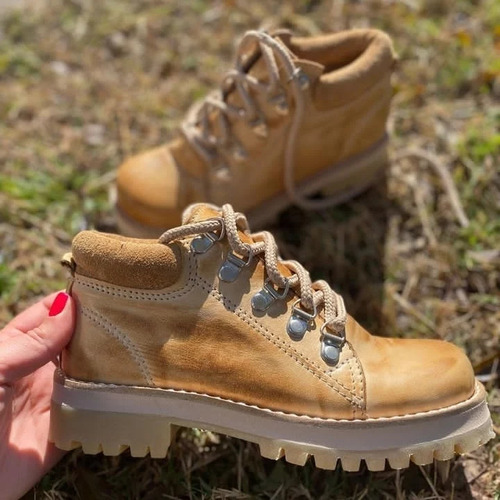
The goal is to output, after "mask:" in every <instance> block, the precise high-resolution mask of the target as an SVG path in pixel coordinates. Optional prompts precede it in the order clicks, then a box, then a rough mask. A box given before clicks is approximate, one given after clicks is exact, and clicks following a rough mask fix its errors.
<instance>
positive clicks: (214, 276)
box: [62, 205, 475, 419]
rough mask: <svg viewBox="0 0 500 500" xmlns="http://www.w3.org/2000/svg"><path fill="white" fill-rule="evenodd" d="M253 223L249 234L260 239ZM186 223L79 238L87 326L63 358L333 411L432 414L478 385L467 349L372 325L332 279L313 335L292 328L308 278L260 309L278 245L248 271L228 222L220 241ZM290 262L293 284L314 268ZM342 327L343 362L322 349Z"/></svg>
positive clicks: (82, 371) (77, 278)
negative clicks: (174, 233) (169, 231)
mask: <svg viewBox="0 0 500 500" xmlns="http://www.w3.org/2000/svg"><path fill="white" fill-rule="evenodd" d="M228 210H229V209H228V208H226V207H225V208H224V211H222V212H221V211H220V210H218V209H216V208H214V207H212V206H208V205H195V206H194V207H191V208H190V209H188V210H187V212H186V215H185V222H186V224H187V225H191V226H192V224H197V223H205V222H206V221H208V223H209V224H212V225H213V224H223V223H226V224H230V217H231V214H233V212H232V211H231V210H229V211H228ZM238 220H240V219H238ZM224 221H225V222H224ZM228 221H229V222H228ZM242 224H243V223H240V222H238V226H237V228H238V231H237V235H238V239H239V240H240V241H241V242H242V243H243V245H245V244H250V243H252V242H255V241H258V240H259V238H260V236H259V235H258V234H257V235H252V234H251V233H250V232H249V231H248V230H247V229H246V227H245V225H244V224H243V225H242ZM227 227H229V225H227ZM178 234H179V236H178V237H176V238H174V239H173V240H172V241H168V242H167V241H166V240H162V241H163V242H162V241H157V240H136V239H131V238H125V237H120V236H116V235H107V234H103V233H98V232H88V231H87V232H82V233H80V234H79V235H77V236H76V238H75V240H74V242H73V250H72V259H71V267H72V279H71V293H72V295H73V297H74V298H75V301H76V304H77V311H78V314H77V326H76V331H75V335H74V337H73V339H72V341H71V343H70V345H69V346H68V348H67V349H66V350H65V351H64V353H63V357H62V364H63V369H64V370H65V372H66V374H67V375H68V376H70V377H73V378H76V379H79V380H85V381H93V382H99V383H108V384H125V385H134V386H151V387H161V388H169V389H174V390H179V391H188V392H194V393H199V394H208V395H211V396H216V397H220V398H222V399H225V400H231V401H236V402H239V403H241V404H246V405H253V406H257V407H259V408H265V409H269V410H272V411H279V412H283V413H285V414H286V413H290V414H295V415H304V416H313V417H322V418H333V419H365V418H379V417H391V416H396V415H407V414H414V413H419V412H426V411H429V410H434V409H438V408H444V407H448V406H450V405H453V404H455V403H459V402H461V401H464V400H466V399H468V398H469V397H470V396H471V395H472V393H473V391H474V383H475V381H474V375H473V371H472V368H471V365H470V363H469V361H468V359H467V358H466V356H465V355H464V354H463V353H462V351H460V350H459V349H458V348H457V347H455V346H453V345H452V344H449V343H446V342H442V341H437V340H402V339H390V338H383V337H376V336H372V335H370V334H369V333H368V332H367V331H366V330H365V329H363V328H362V327H361V326H360V325H359V324H358V323H357V322H356V321H355V320H354V319H353V318H352V317H350V316H349V315H348V314H345V313H344V311H343V309H342V302H341V298H339V297H338V296H336V295H335V292H333V291H331V290H330V291H328V290H327V289H326V288H325V284H321V285H318V283H319V282H315V284H312V289H313V292H314V293H315V295H314V296H315V304H316V306H317V307H315V308H316V311H315V312H316V314H315V315H313V316H314V317H312V318H311V319H310V320H307V322H306V323H307V328H306V331H305V333H304V334H303V336H300V335H299V336H298V337H297V336H294V335H291V334H290V320H291V317H292V316H294V314H295V315H297V314H298V315H299V317H303V316H301V312H300V311H299V312H298V313H297V309H300V310H301V311H303V312H309V313H311V311H308V310H307V308H305V307H303V306H302V304H301V286H299V285H300V284H299V285H298V286H293V287H290V288H289V289H288V291H287V292H286V293H282V295H283V297H282V298H281V299H276V300H274V301H272V302H271V303H270V306H269V308H268V309H267V310H264V311H263V310H260V309H259V308H256V307H255V306H256V302H255V296H256V295H259V294H260V293H261V292H262V290H263V289H264V288H265V286H266V283H268V281H269V277H270V276H271V275H272V273H273V272H274V271H273V270H272V269H271V267H272V262H271V261H272V258H273V257H272V255H271V256H270V255H269V254H271V253H272V252H271V250H272V249H273V247H272V244H271V243H269V245H268V248H267V249H266V252H265V253H260V254H259V255H255V256H254V257H253V258H251V259H250V260H248V258H245V256H243V255H240V256H239V257H240V260H239V261H236V262H237V265H236V268H237V269H236V272H235V266H234V265H233V267H231V265H229V268H230V269H229V271H231V272H227V271H228V269H227V267H226V270H225V271H224V272H222V274H221V267H224V266H228V264H227V263H228V262H230V263H231V258H232V257H230V256H233V257H234V255H235V249H234V248H233V244H232V243H231V241H230V240H229V237H230V234H220V233H219V234H218V237H220V240H217V238H216V237H214V234H215V233H213V234H212V238H211V239H210V238H209V239H208V240H207V238H206V234H208V233H206V234H199V235H195V234H189V235H188V234H183V233H182V230H181V231H180V232H179V231H178ZM231 234H232V233H231ZM255 238H257V240H256V239H255ZM195 240H197V241H196V242H195ZM269 241H271V242H272V240H269ZM193 242H194V243H193ZM200 245H201V246H200ZM200 248H202V249H203V250H204V251H200ZM276 255H277V251H276ZM247 257H248V256H247ZM270 259H271V260H270ZM246 262H249V263H248V265H244V264H245V263H246ZM270 263H271V264H270ZM276 269H278V272H279V273H280V275H281V276H282V277H285V278H287V279H288V280H289V281H290V282H293V277H294V274H300V273H302V271H303V270H301V269H300V268H299V267H298V265H297V264H294V263H293V262H292V263H290V262H288V261H287V262H284V261H281V260H280V259H279V258H278V260H277V263H276ZM304 272H305V271H304ZM224 273H226V274H224ZM231 273H233V274H231ZM221 276H223V277H224V278H225V279H222V278H221ZM228 277H229V278H231V279H227V278H228ZM233 278H234V280H233ZM302 279H303V280H304V281H306V282H307V280H308V278H307V277H305V276H303V277H302V278H301V280H302ZM306 288H307V287H306ZM274 289H275V290H278V291H279V292H280V293H281V292H283V290H281V291H280V290H279V289H278V288H276V287H275V288H274ZM322 294H323V295H322ZM332 294H333V295H332ZM316 299H317V300H316ZM332 307H333V309H332ZM299 323H300V322H299ZM326 323H328V324H326ZM325 324H326V328H325ZM331 325H334V328H332V330H330V326H331ZM329 332H331V333H332V338H337V337H339V336H340V338H341V339H342V342H341V343H339V344H335V345H337V346H338V345H340V348H339V350H338V352H339V357H338V359H337V360H334V362H332V360H331V358H328V357H327V358H326V361H325V356H324V353H323V351H322V349H323V347H324V343H325V339H326V340H328V338H329V337H328V334H329Z"/></svg>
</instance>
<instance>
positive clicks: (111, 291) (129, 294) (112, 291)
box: [75, 254, 196, 302]
mask: <svg viewBox="0 0 500 500" xmlns="http://www.w3.org/2000/svg"><path fill="white" fill-rule="evenodd" d="M188 255H189V254H188ZM193 260H194V259H193V258H192V257H191V256H189V258H188V261H189V264H188V266H189V267H188V276H187V280H186V284H185V285H184V286H183V287H182V288H181V289H180V290H176V291H175V292H144V291H141V290H127V291H124V290H123V289H122V288H120V287H115V286H113V285H99V284H97V283H89V282H87V281H84V280H83V279H82V278H79V277H76V278H75V282H76V283H77V284H79V285H81V286H84V287H86V288H90V289H92V290H95V291H97V292H101V293H105V294H106V295H112V296H113V297H122V298H126V299H133V300H147V301H152V302H168V301H170V300H175V299H178V298H180V297H182V296H184V295H187V294H188V293H189V292H190V291H191V290H192V289H193V287H194V285H195V283H196V279H195V276H196V273H195V266H194V263H193Z"/></svg>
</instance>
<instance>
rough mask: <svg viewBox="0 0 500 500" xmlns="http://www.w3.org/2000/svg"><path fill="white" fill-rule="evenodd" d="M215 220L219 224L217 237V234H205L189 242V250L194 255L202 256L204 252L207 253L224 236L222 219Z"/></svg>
mask: <svg viewBox="0 0 500 500" xmlns="http://www.w3.org/2000/svg"><path fill="white" fill-rule="evenodd" d="M216 220H218V221H220V224H221V231H220V233H219V234H218V235H217V233H205V234H202V235H200V236H198V237H197V238H194V239H193V240H192V241H191V250H192V251H193V252H194V253H196V254H203V253H205V252H208V250H210V248H212V247H213V246H214V244H215V243H217V242H218V241H220V240H221V239H222V238H224V236H225V234H226V229H225V227H224V222H223V220H222V217H217V218H216Z"/></svg>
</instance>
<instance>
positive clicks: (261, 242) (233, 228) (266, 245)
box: [159, 204, 347, 344]
mask: <svg viewBox="0 0 500 500" xmlns="http://www.w3.org/2000/svg"><path fill="white" fill-rule="evenodd" d="M239 228H241V230H243V231H244V232H248V222H247V219H246V217H245V216H244V215H243V214H240V213H236V212H235V211H234V209H233V207H232V206H231V205H229V204H226V205H224V206H223V207H222V211H221V216H220V217H217V218H213V219H207V220H204V221H200V222H193V223H190V224H185V225H183V226H179V227H176V228H173V229H169V230H168V231H166V232H165V233H163V234H162V235H161V236H160V238H159V241H160V243H163V244H168V243H170V242H172V241H174V240H179V239H183V238H187V237H190V236H195V235H200V234H214V233H215V234H217V235H218V238H219V239H221V238H223V237H226V238H227V240H228V242H229V245H230V247H231V249H232V251H233V252H234V253H236V254H239V255H242V256H244V257H246V258H247V262H249V261H250V260H251V259H252V258H253V257H257V256H262V258H263V261H264V266H265V270H266V273H267V276H268V279H269V280H270V281H271V283H272V284H274V285H275V286H276V287H277V288H279V289H285V290H288V289H289V288H290V289H293V290H294V291H296V293H297V295H298V296H299V297H300V305H301V306H302V307H303V308H304V309H305V310H308V311H316V309H317V308H318V307H319V306H321V305H324V324H323V326H322V327H321V332H322V334H323V335H324V336H325V337H329V338H330V339H334V340H336V341H337V344H342V343H343V341H344V339H345V332H344V328H345V323H346V319H347V313H346V309H345V305H344V300H343V299H342V297H341V296H340V295H339V294H337V293H335V292H334V291H333V290H332V289H331V288H330V286H329V285H328V283H327V282H326V281H324V280H318V281H315V282H311V278H310V276H309V273H308V272H307V271H306V270H305V269H304V267H303V266H302V265H301V264H299V263H298V262H296V261H294V260H281V259H280V257H279V254H278V247H277V245H276V242H275V240H274V237H273V236H272V235H271V233H269V232H267V231H261V232H258V233H253V234H249V236H250V238H251V240H252V243H246V242H244V241H242V240H241V238H240V234H239ZM216 239H217V237H214V240H216ZM280 265H282V266H285V267H286V268H288V269H289V270H290V271H291V275H290V276H284V275H283V274H282V272H281V271H280V269H279V266H280Z"/></svg>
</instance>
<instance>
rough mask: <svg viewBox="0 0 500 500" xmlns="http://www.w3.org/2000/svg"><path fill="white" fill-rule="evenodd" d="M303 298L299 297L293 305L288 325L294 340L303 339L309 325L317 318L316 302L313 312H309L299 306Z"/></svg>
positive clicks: (288, 330) (287, 329) (287, 327)
mask: <svg viewBox="0 0 500 500" xmlns="http://www.w3.org/2000/svg"><path fill="white" fill-rule="evenodd" d="M301 300H302V299H297V300H296V301H295V302H294V304H293V306H292V314H291V316H290V319H289V320H288V323H287V325H286V331H287V333H288V335H290V338H291V339H292V340H297V341H298V340H302V338H303V337H304V335H305V333H306V332H307V329H308V328H309V325H310V324H311V323H312V322H313V321H314V319H315V318H316V314H317V310H316V304H314V303H313V311H312V313H308V312H306V311H304V310H303V309H301V308H300V307H298V305H299V304H300V302H301Z"/></svg>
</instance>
